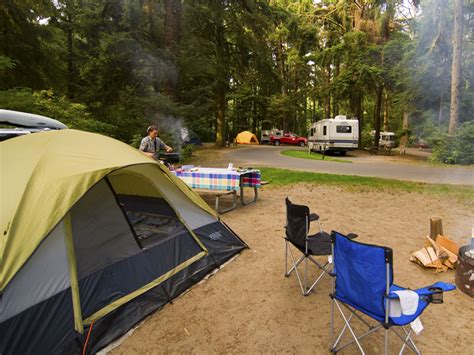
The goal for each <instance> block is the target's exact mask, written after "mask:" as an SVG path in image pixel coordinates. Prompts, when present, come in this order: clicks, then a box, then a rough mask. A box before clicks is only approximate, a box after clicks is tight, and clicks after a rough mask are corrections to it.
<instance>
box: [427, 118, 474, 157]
mask: <svg viewBox="0 0 474 355" xmlns="http://www.w3.org/2000/svg"><path fill="white" fill-rule="evenodd" d="M432 142H433V155H432V157H431V160H432V161H434V162H440V163H446V164H464V165H467V164H474V121H471V122H465V123H463V124H461V125H460V126H459V127H458V128H457V129H456V131H455V132H454V134H453V135H452V136H448V135H447V134H444V135H438V136H437V137H436V139H433V140H432Z"/></svg>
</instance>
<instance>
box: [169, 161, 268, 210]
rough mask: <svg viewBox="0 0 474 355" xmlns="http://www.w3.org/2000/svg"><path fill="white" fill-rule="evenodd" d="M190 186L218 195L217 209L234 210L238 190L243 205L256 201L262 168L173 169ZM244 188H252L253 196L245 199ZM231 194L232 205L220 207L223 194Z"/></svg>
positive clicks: (198, 190)
mask: <svg viewBox="0 0 474 355" xmlns="http://www.w3.org/2000/svg"><path fill="white" fill-rule="evenodd" d="M172 173H173V174H175V175H176V176H177V177H179V178H180V179H181V180H183V181H184V182H185V183H186V184H187V185H188V186H189V187H191V188H192V189H194V190H195V191H197V192H204V193H212V194H214V195H216V210H217V211H218V212H220V213H225V212H228V211H231V210H233V209H234V208H235V207H236V205H237V203H236V199H237V191H238V192H240V202H241V204H242V205H243V206H245V205H248V204H251V203H254V202H256V201H257V199H258V189H259V188H260V186H261V174H260V170H257V169H252V168H247V169H223V168H201V167H197V168H191V169H189V170H183V169H177V170H175V171H172ZM244 188H252V189H253V192H254V195H253V198H251V199H249V200H246V199H245V190H244ZM228 194H231V195H232V197H233V202H232V206H231V207H230V208H228V209H225V210H220V209H219V199H220V197H221V196H223V195H228Z"/></svg>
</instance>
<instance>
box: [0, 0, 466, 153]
mask: <svg viewBox="0 0 474 355" xmlns="http://www.w3.org/2000/svg"><path fill="white" fill-rule="evenodd" d="M165 3H166V2H163V1H140V0H116V1H115V0H114V1H110V0H97V1H79V0H67V1H66V0H58V1H55V2H52V1H48V0H37V1H33V0H22V1H6V2H2V3H1V4H0V90H3V91H1V92H0V103H1V104H2V107H5V108H11V109H17V110H21V111H26V112H36V113H40V114H44V115H47V116H50V117H53V118H56V119H58V120H60V121H63V122H65V123H66V124H68V125H69V126H70V127H75V128H79V129H85V130H90V131H95V132H101V133H103V134H107V135H110V136H113V137H115V138H118V139H120V140H122V141H124V142H128V143H132V144H134V145H137V144H138V142H139V139H141V137H143V136H144V134H145V132H144V131H145V128H146V127H147V126H148V125H150V124H158V126H161V123H162V121H161V120H160V117H166V118H167V119H169V120H171V121H173V122H175V123H177V124H181V123H184V124H185V125H186V126H187V127H188V128H189V129H192V130H193V131H195V132H196V133H197V134H198V136H199V137H200V138H201V140H203V141H213V140H215V139H216V137H217V136H219V137H223V138H224V140H227V139H229V140H232V139H233V137H235V135H236V134H237V133H238V132H239V131H241V130H250V131H253V132H255V133H257V132H258V131H259V130H260V129H261V128H262V124H263V123H264V122H266V123H267V124H268V125H269V126H270V127H269V128H271V127H276V128H280V129H285V130H290V131H294V132H295V133H297V134H304V133H305V132H306V131H307V129H308V126H309V124H310V123H311V122H313V121H315V120H317V119H321V118H325V117H326V116H328V115H329V116H331V117H334V116H335V115H336V114H346V115H348V116H354V117H356V116H357V117H358V118H359V119H360V125H361V127H363V128H364V131H363V133H362V137H361V141H362V145H371V144H372V143H371V136H370V134H369V133H370V131H372V130H373V129H374V120H373V118H374V115H373V113H374V108H375V106H376V105H375V101H376V91H377V88H380V87H383V95H384V96H383V100H382V101H383V103H382V112H383V111H384V110H385V111H386V113H387V117H388V123H387V125H388V130H389V131H393V132H401V130H402V127H401V126H402V118H403V115H404V114H405V113H409V115H410V128H409V129H410V131H412V132H413V137H417V138H422V139H424V140H431V141H433V143H434V145H435V146H438V144H437V142H438V141H439V142H441V141H443V142H445V144H444V147H445V148H443V149H441V148H439V149H440V152H441V151H443V152H445V153H438V151H436V159H440V160H442V161H465V159H464V158H463V157H462V153H459V152H458V150H453V151H451V152H450V153H449V154H448V153H446V151H447V150H448V149H451V148H449V147H452V146H453V145H454V146H456V144H457V143H456V142H457V140H456V141H455V144H453V143H452V142H449V143H446V142H447V138H445V134H444V131H446V130H447V123H448V119H449V118H448V117H449V99H450V63H451V53H452V41H451V31H452V22H453V14H452V0H450V1H445V0H425V1H423V2H416V4H417V5H419V6H420V10H421V11H419V13H418V15H417V16H418V17H417V18H409V19H403V18H401V17H399V16H397V15H396V14H401V13H405V11H397V10H400V7H402V6H405V4H404V3H403V2H402V1H399V0H396V1H372V0H371V1H368V0H365V1H363V2H361V6H356V5H354V2H351V1H342V0H337V1H335V0H321V1H311V0H302V1H287V0H272V1H263V0H248V1H243V2H242V1H235V0H230V1H217V2H209V1H208V2H197V3H196V2H192V1H191V2H189V1H184V2H183V1H181V2H180V3H181V4H182V8H181V10H180V11H178V12H174V13H173V14H171V15H170V14H169V13H167V12H166V11H167V8H166V6H165ZM440 14H443V15H442V16H440ZM167 16H174V17H175V20H176V19H177V20H178V21H177V23H180V24H181V26H180V28H177V29H175V30H173V29H172V28H169V27H168V28H167V27H165V25H166V23H169V22H167V21H165V19H166V17H167ZM466 18H467V17H466ZM415 20H417V21H415ZM466 21H467V20H466ZM176 30H177V31H178V32H177V33H178V34H180V36H178V37H179V38H177V37H176V36H175V35H176V33H175V32H176ZM468 37H469V39H470V37H472V34H469V33H467V34H466V38H468ZM170 38H173V41H172V42H173V43H171V44H170ZM473 46H474V41H472V40H466V41H465V42H464V48H463V57H462V62H463V70H462V90H461V91H462V95H461V114H460V119H459V121H460V122H461V123H462V122H468V121H472V114H471V113H472V112H473V102H474V92H473V90H472V88H473V87H474V75H473V73H474V61H473V60H472V55H470V54H471V53H472V49H473ZM19 87H22V88H27V89H18V88H19ZM218 108H219V110H218ZM218 112H220V114H219V115H217V113H218ZM216 117H220V123H221V127H222V128H220V132H219V133H220V134H219V135H216V129H217V124H216V121H217V120H216ZM221 121H222V122H221ZM169 126H172V125H169ZM167 130H168V131H167ZM160 131H161V132H160V133H161V135H162V138H163V139H164V140H165V141H166V142H167V143H168V144H170V145H174V146H176V145H177V144H178V143H179V142H178V139H176V132H174V131H172V129H170V128H169V127H165V126H163V127H160ZM453 139H454V138H453ZM456 139H457V138H456ZM459 139H461V138H459ZM439 146H440V147H441V143H440V144H439Z"/></svg>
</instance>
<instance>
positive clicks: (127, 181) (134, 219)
mask: <svg viewBox="0 0 474 355" xmlns="http://www.w3.org/2000/svg"><path fill="white" fill-rule="evenodd" d="M0 162H1V167H2V168H1V169H0V196H1V204H0V205H1V207H0V226H1V233H2V234H1V236H0V334H1V335H0V354H10V353H18V354H25V353H77V352H80V351H81V350H82V348H83V345H82V344H84V337H85V334H91V335H92V336H91V337H90V340H89V342H88V344H87V346H88V352H90V353H95V352H96V351H98V350H99V349H100V348H102V347H104V346H105V345H107V344H108V343H110V342H111V341H112V340H114V339H115V338H117V337H118V336H120V335H122V334H124V333H125V332H127V331H128V330H129V329H130V328H131V327H133V326H134V325H135V324H137V323H138V322H139V321H140V320H141V319H142V318H144V317H145V316H147V315H148V314H150V313H151V312H152V311H154V310H157V309H159V308H161V307H163V306H164V305H165V304H166V303H168V302H169V301H170V300H172V299H174V298H175V297H177V296H179V295H180V294H181V293H182V292H183V291H185V290H186V289H188V288H189V287H191V286H192V285H193V284H195V283H196V282H198V281H199V280H201V279H202V278H203V277H204V276H205V275H206V274H208V273H210V272H211V271H213V270H214V269H215V268H219V266H220V265H222V264H223V263H224V262H226V261H227V260H229V259H230V258H231V257H232V256H233V255H235V254H236V253H238V252H239V251H241V250H242V249H244V248H245V247H246V245H245V244H244V242H242V241H241V240H240V239H239V238H238V236H236V235H235V234H234V233H233V232H232V231H230V229H228V228H227V227H226V226H225V225H224V224H223V223H222V222H221V221H220V220H219V217H218V215H217V213H216V212H214V211H213V210H212V209H211V208H210V207H209V206H208V205H207V204H206V203H205V202H204V200H202V199H201V198H200V197H199V196H198V195H197V194H196V193H195V192H194V191H192V190H191V189H190V188H189V187H188V186H187V185H186V184H185V183H184V182H183V181H181V180H180V179H179V178H177V177H176V176H174V175H173V174H172V173H171V172H170V171H168V170H167V169H166V168H165V167H164V166H163V165H162V164H159V163H158V162H156V161H154V160H153V159H151V158H149V157H147V156H146V155H144V154H142V153H141V152H139V151H138V150H137V149H135V148H132V147H130V146H129V145H127V144H124V143H122V142H119V141H117V140H114V139H112V138H108V137H105V136H101V135H99V134H94V133H88V132H82V131H76V130H72V129H63V130H54V131H53V130H51V131H47V132H40V133H34V134H28V135H24V136H21V137H15V138H11V139H9V140H7V141H4V142H0ZM92 328H93V329H92Z"/></svg>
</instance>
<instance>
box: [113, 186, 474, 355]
mask: <svg viewBox="0 0 474 355" xmlns="http://www.w3.org/2000/svg"><path fill="white" fill-rule="evenodd" d="M287 195H288V196H290V198H291V199H292V200H293V202H294V203H300V204H307V205H309V206H310V208H311V210H312V211H313V212H317V213H319V214H320V215H321V221H322V226H323V228H324V229H325V230H328V231H330V230H331V229H335V230H338V231H340V232H343V233H344V232H355V233H358V234H359V240H360V241H362V242H368V243H377V244H381V245H387V246H390V247H392V248H393V249H394V260H395V261H394V264H395V282H396V283H398V284H400V285H403V286H407V287H411V288H416V287H421V286H424V285H428V284H430V283H433V282H436V281H438V280H441V281H448V282H454V272H453V271H449V272H447V273H444V274H436V273H434V272H431V271H426V270H423V269H421V268H420V267H419V266H417V265H415V264H413V263H411V262H410V261H408V259H409V255H410V252H411V251H413V250H415V249H417V248H419V247H420V246H421V245H422V243H423V238H424V236H425V235H426V234H428V232H429V218H430V217H441V218H442V219H443V225H444V230H445V233H446V234H448V235H450V236H451V237H452V238H454V239H455V240H457V241H459V242H460V243H461V244H466V241H467V237H468V236H469V234H470V230H471V226H472V225H473V223H474V221H473V213H472V211H470V210H469V208H467V207H465V206H463V205H459V204H456V203H454V202H453V201H450V200H448V199H444V198H437V197H432V196H427V195H423V194H418V193H416V194H415V193H412V194H410V193H402V194H397V195H391V194H388V193H382V192H372V193H358V192H348V191H345V190H343V189H342V188H335V187H324V186H317V185H296V186H292V187H285V188H275V187H266V188H265V189H263V191H261V195H260V196H261V197H260V199H259V201H258V202H257V203H256V204H252V205H249V206H245V207H241V206H239V207H238V208H237V209H236V210H234V211H232V212H230V213H227V214H225V215H223V219H224V220H225V221H226V222H227V223H228V224H229V225H230V227H231V228H232V229H233V230H234V231H235V232H237V233H238V234H239V235H240V237H241V238H242V239H244V240H245V241H246V242H247V243H248V244H249V246H250V249H249V250H246V251H244V252H243V253H242V254H241V255H240V256H239V257H238V258H236V259H235V260H234V261H233V262H232V263H230V264H229V265H227V266H226V267H224V268H223V269H222V270H221V271H219V272H218V273H217V274H216V275H214V276H213V277H211V278H210V279H209V280H207V281H206V282H204V283H202V284H200V285H197V286H195V287H194V288H192V290H191V291H190V292H189V293H187V294H185V295H184V296H183V297H181V298H179V299H178V300H176V301H175V302H174V303H173V304H171V305H167V306H166V307H165V308H164V309H163V310H161V311H159V312H157V313H155V314H154V315H152V316H151V317H150V318H149V319H148V320H147V321H146V322H145V323H144V324H143V325H142V326H141V327H140V328H139V329H137V330H136V331H135V333H134V334H133V335H132V336H130V337H129V338H127V339H126V340H125V341H124V343H123V344H122V345H121V346H119V347H118V348H116V349H115V350H114V353H116V354H130V353H169V352H177V353H262V352H266V353H268V352H269V353H327V352H328V351H327V350H328V347H329V339H330V338H329V323H330V299H329V297H328V293H329V292H330V280H329V278H328V277H325V278H324V279H323V281H322V283H320V286H319V287H318V288H317V289H316V292H315V293H313V294H311V295H309V296H308V297H303V296H302V295H301V293H300V289H299V286H298V284H297V280H296V278H295V276H294V275H292V276H291V277H290V278H285V277H284V276H283V272H284V271H283V270H284V241H283V239H282V236H283V225H284V223H285V210H284V198H285V197H286V196H287ZM210 202H211V205H212V201H210ZM473 316H474V300H473V299H471V298H470V297H468V296H467V295H465V294H463V293H461V292H460V291H458V290H456V291H454V292H451V293H448V294H446V295H445V303H444V304H442V305H431V306H430V307H429V308H428V309H427V310H426V311H425V312H424V314H423V315H422V317H421V320H422V322H423V325H424V327H425V330H424V332H423V333H422V334H421V335H420V336H418V337H416V336H415V341H416V343H417V345H418V347H419V349H420V350H421V351H422V352H426V353H441V352H446V351H449V352H450V353H472V351H473V345H474V341H473V337H472V333H473V326H472V324H473V323H472V320H473ZM341 323H342V322H341V321H339V322H338V324H339V325H340V324H341ZM359 329H361V328H359ZM382 334H383V333H382V332H378V333H376V334H373V335H370V336H369V337H368V338H367V339H365V340H364V341H363V345H364V346H365V348H366V349H367V351H368V353H373V354H375V353H380V352H381V351H383V337H382ZM399 345H400V341H399V340H398V339H397V338H396V337H395V336H393V335H392V337H391V341H390V349H391V352H394V351H398V350H397V349H399ZM345 353H357V351H356V347H355V346H351V347H350V348H348V349H347V350H345Z"/></svg>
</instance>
